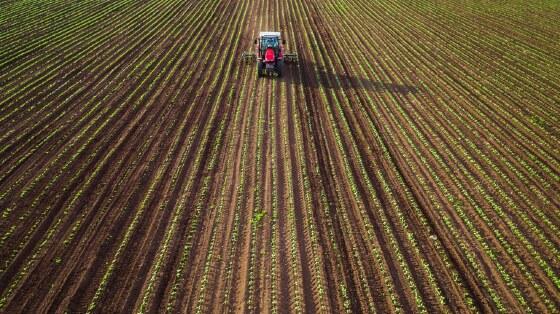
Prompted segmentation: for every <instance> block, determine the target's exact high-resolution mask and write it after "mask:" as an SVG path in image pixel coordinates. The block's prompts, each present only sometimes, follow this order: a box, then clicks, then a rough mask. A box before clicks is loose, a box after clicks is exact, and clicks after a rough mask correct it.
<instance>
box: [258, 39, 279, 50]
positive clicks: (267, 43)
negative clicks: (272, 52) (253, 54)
mask: <svg viewBox="0 0 560 314" xmlns="http://www.w3.org/2000/svg"><path fill="white" fill-rule="evenodd" d="M279 45H280V42H279V41H278V37H262V38H261V49H262V50H265V49H266V48H268V47H272V48H274V49H277V48H278V46H279Z"/></svg>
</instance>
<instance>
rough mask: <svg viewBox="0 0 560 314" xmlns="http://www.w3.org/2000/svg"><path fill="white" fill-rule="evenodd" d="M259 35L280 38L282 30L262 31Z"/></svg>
mask: <svg viewBox="0 0 560 314" xmlns="http://www.w3.org/2000/svg"><path fill="white" fill-rule="evenodd" d="M259 37H278V38H280V32H260V33H259Z"/></svg>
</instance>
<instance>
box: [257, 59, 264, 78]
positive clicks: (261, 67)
mask: <svg viewBox="0 0 560 314" xmlns="http://www.w3.org/2000/svg"><path fill="white" fill-rule="evenodd" d="M257 75H258V77H262V76H263V75H264V63H261V62H259V63H257Z"/></svg>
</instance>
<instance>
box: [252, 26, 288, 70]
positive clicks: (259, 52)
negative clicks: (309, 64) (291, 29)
mask: <svg viewBox="0 0 560 314" xmlns="http://www.w3.org/2000/svg"><path fill="white" fill-rule="evenodd" d="M285 43H286V42H285V41H283V40H281V39H280V32H260V33H259V38H257V39H255V53H251V52H244V53H243V55H242V59H243V60H244V61H254V60H256V61H257V73H258V75H259V76H265V75H272V76H282V66H283V64H284V62H286V63H292V62H297V61H298V57H297V54H295V53H286V52H285V51H284V44H285Z"/></svg>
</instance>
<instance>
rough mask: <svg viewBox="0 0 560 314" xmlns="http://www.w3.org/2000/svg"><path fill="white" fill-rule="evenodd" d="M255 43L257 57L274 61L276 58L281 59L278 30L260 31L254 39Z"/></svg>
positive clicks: (266, 60)
mask: <svg viewBox="0 0 560 314" xmlns="http://www.w3.org/2000/svg"><path fill="white" fill-rule="evenodd" d="M255 44H257V51H258V56H257V59H260V60H263V61H265V62H275V61H276V59H279V60H282V52H283V51H282V48H283V47H282V43H281V42H280V32H260V34H259V38H257V39H255Z"/></svg>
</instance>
